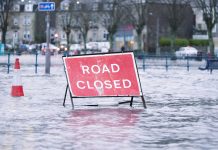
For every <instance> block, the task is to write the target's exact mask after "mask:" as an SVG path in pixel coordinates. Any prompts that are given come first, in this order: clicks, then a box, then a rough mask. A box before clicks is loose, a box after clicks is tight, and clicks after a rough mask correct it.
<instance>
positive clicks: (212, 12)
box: [195, 0, 218, 56]
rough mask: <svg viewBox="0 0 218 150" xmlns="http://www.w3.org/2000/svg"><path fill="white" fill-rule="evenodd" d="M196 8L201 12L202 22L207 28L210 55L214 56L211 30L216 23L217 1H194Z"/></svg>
mask: <svg viewBox="0 0 218 150" xmlns="http://www.w3.org/2000/svg"><path fill="white" fill-rule="evenodd" d="M195 3H196V6H197V7H198V8H200V9H201V10H202V12H203V20H204V22H205V24H206V26H207V34H208V38H209V48H210V54H211V55H212V56H214V42H213V35H212V30H213V28H214V26H215V24H216V23H217V17H218V16H217V13H218V1H217V0H196V1H195Z"/></svg>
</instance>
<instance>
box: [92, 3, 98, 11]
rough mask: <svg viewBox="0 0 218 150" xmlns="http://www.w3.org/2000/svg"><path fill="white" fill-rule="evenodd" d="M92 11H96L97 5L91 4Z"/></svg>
mask: <svg viewBox="0 0 218 150" xmlns="http://www.w3.org/2000/svg"><path fill="white" fill-rule="evenodd" d="M92 10H93V11H97V10H98V3H93V5H92Z"/></svg>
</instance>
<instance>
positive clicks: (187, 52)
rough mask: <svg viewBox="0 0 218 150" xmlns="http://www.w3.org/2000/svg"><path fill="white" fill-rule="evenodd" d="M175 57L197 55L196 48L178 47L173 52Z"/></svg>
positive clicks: (192, 56)
mask: <svg viewBox="0 0 218 150" xmlns="http://www.w3.org/2000/svg"><path fill="white" fill-rule="evenodd" d="M175 55H176V58H187V57H191V58H196V57H197V55H198V50H197V49H196V48H194V47H191V46H187V47H180V48H179V50H178V51H176V52H175Z"/></svg>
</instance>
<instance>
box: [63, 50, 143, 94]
mask: <svg viewBox="0 0 218 150" xmlns="http://www.w3.org/2000/svg"><path fill="white" fill-rule="evenodd" d="M63 60H64V66H65V69H66V75H67V80H68V84H69V88H70V91H71V94H72V96H73V97H97V96H140V95H141V87H140V82H139V77H138V73H137V68H136V64H135V60H134V55H133V53H132V52H130V53H114V54H98V55H83V56H72V57H63Z"/></svg>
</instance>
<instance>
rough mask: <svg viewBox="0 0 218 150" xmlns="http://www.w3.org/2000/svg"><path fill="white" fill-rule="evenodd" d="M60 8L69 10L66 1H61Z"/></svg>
mask: <svg viewBox="0 0 218 150" xmlns="http://www.w3.org/2000/svg"><path fill="white" fill-rule="evenodd" d="M61 10H69V3H66V2H63V3H61Z"/></svg>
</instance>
